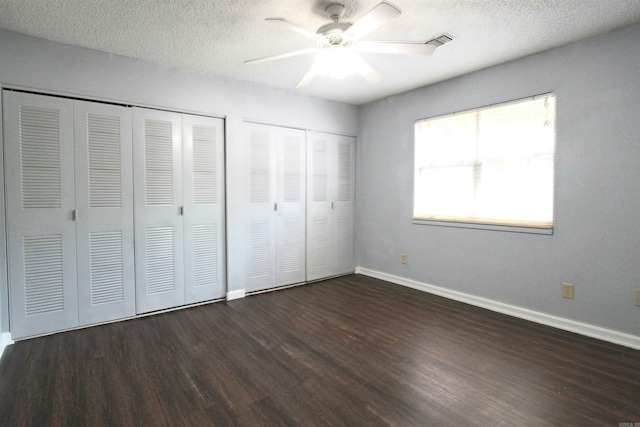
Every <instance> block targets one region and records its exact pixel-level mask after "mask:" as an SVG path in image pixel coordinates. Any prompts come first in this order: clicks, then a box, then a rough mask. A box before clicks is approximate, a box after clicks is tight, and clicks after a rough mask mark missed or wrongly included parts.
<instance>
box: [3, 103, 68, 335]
mask: <svg viewBox="0 0 640 427" xmlns="http://www.w3.org/2000/svg"><path fill="white" fill-rule="evenodd" d="M3 101H4V104H3V111H4V146H5V163H6V168H5V183H6V197H7V199H6V202H7V235H8V249H9V250H8V258H9V260H8V261H9V263H8V265H9V272H8V273H9V283H10V285H9V293H10V299H11V332H12V334H13V338H24V337H28V336H31V335H37V334H44V333H48V332H54V331H59V330H63V329H68V328H72V327H74V326H77V325H78V306H77V288H76V258H75V257H76V242H75V223H74V221H73V211H74V208H75V204H74V197H75V196H74V165H73V162H74V159H73V148H74V147H73V102H72V101H70V100H67V99H61V98H53V97H46V96H39V95H31V94H22V93H15V92H4V93H3Z"/></svg>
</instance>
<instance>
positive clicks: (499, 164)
mask: <svg viewBox="0 0 640 427" xmlns="http://www.w3.org/2000/svg"><path fill="white" fill-rule="evenodd" d="M554 152H555V95H554V94H552V93H551V94H545V95H540V96H535V97H532V98H527V99H521V100H517V101H513V102H508V103H504V104H498V105H492V106H489V107H484V108H479V109H476V110H470V111H463V112H460V113H455V114H451V115H447V116H441V117H435V118H430V119H423V120H418V121H416V123H415V179H414V210H413V218H414V220H417V222H421V221H441V222H449V223H467V224H489V225H498V226H512V227H527V228H538V229H549V230H550V229H551V227H552V226H553V187H554V185H553V179H554V178H553V177H554Z"/></svg>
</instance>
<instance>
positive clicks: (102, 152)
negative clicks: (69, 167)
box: [74, 101, 135, 325]
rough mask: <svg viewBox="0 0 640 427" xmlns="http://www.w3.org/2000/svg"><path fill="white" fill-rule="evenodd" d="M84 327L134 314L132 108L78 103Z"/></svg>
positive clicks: (78, 201)
mask: <svg viewBox="0 0 640 427" xmlns="http://www.w3.org/2000/svg"><path fill="white" fill-rule="evenodd" d="M74 128H75V131H74V138H75V141H76V143H75V158H76V161H75V164H76V177H75V178H76V210H77V220H76V236H77V237H76V241H77V249H78V251H77V253H78V256H77V259H78V311H79V316H80V319H79V320H80V324H81V325H88V324H92V323H98V322H105V321H109V320H114V319H120V318H125V317H130V316H134V315H135V277H134V248H133V177H132V147H131V139H132V135H131V109H130V108H126V107H120V106H115V105H107V104H98V103H92V102H82V101H76V102H75V103H74Z"/></svg>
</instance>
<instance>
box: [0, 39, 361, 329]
mask: <svg viewBox="0 0 640 427" xmlns="http://www.w3.org/2000/svg"><path fill="white" fill-rule="evenodd" d="M0 84H2V86H3V87H14V88H16V87H17V88H26V89H30V90H35V91H43V92H48V93H57V94H63V95H71V96H77V97H82V98H91V99H100V100H107V101H115V102H120V103H122V102H124V103H129V104H134V105H139V106H150V107H159V108H165V109H170V110H177V111H183V112H193V113H200V114H206V115H212V116H217V117H224V118H225V120H226V123H225V126H226V129H225V131H226V143H227V146H226V149H227V153H226V154H227V185H228V191H227V209H228V216H227V220H228V221H227V223H228V230H229V233H228V236H227V239H228V241H229V242H230V243H231V246H232V247H231V250H233V244H232V242H233V241H234V234H235V230H236V229H237V228H238V224H236V218H237V217H238V215H234V212H233V209H234V203H233V195H234V190H235V188H236V186H237V182H238V179H239V177H238V175H237V173H236V172H237V171H236V169H235V168H234V167H233V165H234V162H235V161H236V159H237V156H238V155H239V154H238V150H237V147H239V145H240V144H239V142H240V141H241V139H240V138H241V131H240V125H241V122H242V120H253V121H258V122H262V123H269V124H276V125H281V126H289V127H295V128H301V129H314V130H321V131H325V132H335V133H347V134H355V133H356V132H357V111H358V109H357V107H355V106H352V105H347V104H341V103H337V102H332V101H326V100H322V99H319V98H313V97H308V96H301V95H298V94H296V93H294V92H293V91H291V92H289V91H283V90H276V89H271V88H266V87H263V86H258V85H255V84H249V83H244V82H238V81H233V80H229V79H223V78H218V77H213V76H209V75H204V74H197V73H192V72H188V71H184V70H180V69H176V68H171V67H166V66H161V65H155V64H150V63H147V62H143V61H139V60H134V59H130V58H125V57H121V56H116V55H111V54H106V53H103V52H99V51H95V50H90V49H84V48H78V47H73V46H69V45H64V44H60V43H54V42H49V41H45V40H41V39H37V38H33V37H28V36H24V35H21V34H17V33H13V32H9V31H4V30H0ZM0 116H1V114H0ZM2 212H4V209H3V210H2ZM0 228H2V227H0ZM0 237H1V236H0ZM4 241H5V240H4V238H2V242H4ZM0 252H1V250H0ZM4 259H5V257H4V256H2V253H0V263H2V262H3V261H2V260H4ZM2 267H3V270H2V271H3V274H2V277H1V278H0V316H1V320H2V328H1V329H0V330H2V331H6V330H8V314H7V313H8V296H7V286H6V281H5V282H3V281H4V280H5V278H6V266H5V265H2ZM238 268H240V266H238V265H237V264H235V263H234V260H233V258H232V259H230V260H229V269H228V275H229V285H230V286H229V290H234V289H240V288H242V283H240V282H238V281H237V280H236V276H237V275H236V274H235V273H234V272H235V271H236V270H237V269H238Z"/></svg>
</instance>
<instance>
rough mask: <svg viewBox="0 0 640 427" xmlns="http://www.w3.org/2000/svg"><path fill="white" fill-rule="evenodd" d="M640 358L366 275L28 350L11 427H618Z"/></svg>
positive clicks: (26, 346) (631, 417)
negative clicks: (267, 426) (213, 426)
mask: <svg viewBox="0 0 640 427" xmlns="http://www.w3.org/2000/svg"><path fill="white" fill-rule="evenodd" d="M619 423H640V351H637V350H631V349H628V348H625V347H620V346H616V345H613V344H608V343H605V342H601V341H597V340H593V339H590V338H585V337H582V336H579V335H575V334H571V333H568V332H564V331H560V330H556V329H552V328H548V327H545V326H541V325H537V324H533V323H529V322H526V321H523V320H519V319H514V318H511V317H508V316H505V315H500V314H496V313H492V312H489V311H486V310H483V309H480V308H476V307H472V306H469V305H465V304H462V303H458V302H453V301H449V300H446V299H444V298H440V297H436V296H432V295H429V294H425V293H422V292H419V291H415V290H412V289H407V288H403V287H400V286H397V285H392V284H389V283H385V282H383V281H380V280H376V279H372V278H367V277H364V276H356V275H352V276H346V277H342V278H338V279H332V280H327V281H324V282H319V283H315V284H310V285H306V286H301V287H297V288H291V289H287V290H281V291H277V292H272V293H267V294H261V295H255V296H250V297H247V298H245V299H242V300H236V301H231V302H228V303H227V302H222V303H216V304H210V305H206V306H200V307H195V308H189V309H185V310H181V311H176V312H172V313H165V314H159V315H155V316H150V317H146V318H140V319H135V320H130V321H126V322H119V323H114V324H110V325H104V326H97V327H92V328H88V329H83V330H78V331H71V332H66V333H60V334H56V335H52V336H48V337H42V338H36V339H31V340H27V341H21V342H18V343H16V344H14V345H12V346H10V347H8V348H7V350H6V352H5V355H4V357H3V359H2V363H1V364H0V425H2V426H208V425H216V426H218V425H220V426H227V425H228V426H253V425H269V426H272V425H276V426H277V425H287V426H295V425H300V426H325V425H326V426H341V425H344V426H384V425H392V426H447V425H455V426H466V425H476V426H515V425H518V426H547V425H549V426H585V425H604V426H616V427H617V426H619Z"/></svg>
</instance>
